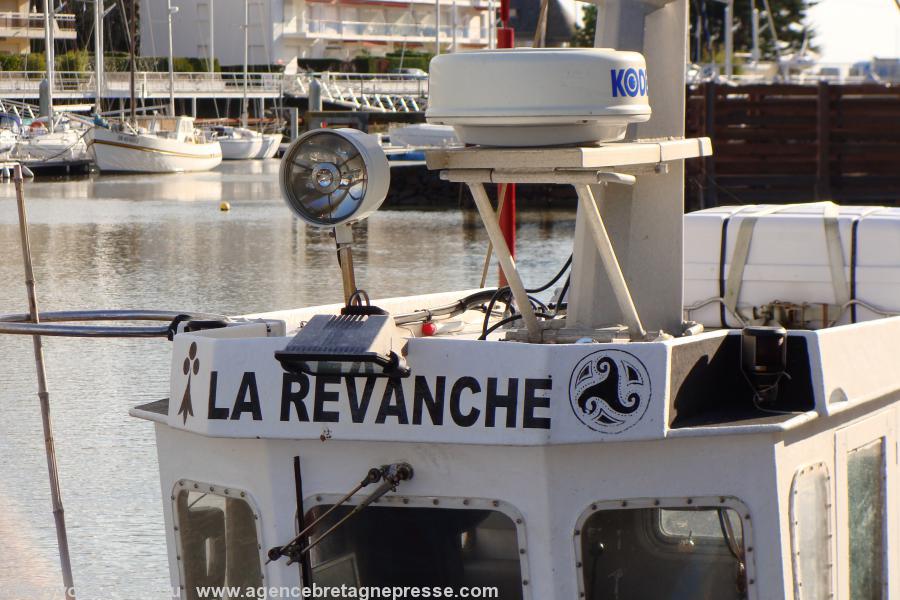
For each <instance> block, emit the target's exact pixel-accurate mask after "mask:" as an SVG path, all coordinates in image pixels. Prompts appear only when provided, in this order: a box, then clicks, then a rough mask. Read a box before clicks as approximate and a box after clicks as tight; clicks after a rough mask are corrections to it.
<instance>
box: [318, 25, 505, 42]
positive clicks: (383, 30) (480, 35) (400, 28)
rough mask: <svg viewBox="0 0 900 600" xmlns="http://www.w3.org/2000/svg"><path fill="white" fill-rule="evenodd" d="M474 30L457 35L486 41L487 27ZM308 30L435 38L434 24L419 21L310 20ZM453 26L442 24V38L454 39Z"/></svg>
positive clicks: (465, 29)
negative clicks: (420, 23) (418, 22)
mask: <svg viewBox="0 0 900 600" xmlns="http://www.w3.org/2000/svg"><path fill="white" fill-rule="evenodd" d="M475 31H476V33H475V35H472V30H471V29H469V28H468V27H457V28H456V36H457V39H460V40H473V41H484V40H487V37H488V32H487V29H485V28H480V29H477V30H475ZM307 32H308V33H311V34H317V35H332V36H336V37H361V38H364V37H398V38H434V34H435V27H434V25H419V24H417V23H372V22H355V21H324V20H315V21H309V23H308V25H307ZM452 37H453V27H452V26H450V25H447V26H441V38H446V39H448V40H449V39H452Z"/></svg>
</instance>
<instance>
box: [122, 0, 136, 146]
mask: <svg viewBox="0 0 900 600" xmlns="http://www.w3.org/2000/svg"><path fill="white" fill-rule="evenodd" d="M135 1H136V0H131V11H130V12H131V15H130V16H131V18H130V19H128V30H129V31H130V32H131V35H130V38H131V44H130V45H129V46H128V52H129V53H130V54H131V77H130V80H129V84H130V87H131V124H132V125H134V127H135V129H137V106H136V102H135V98H134V70H135V69H136V68H137V66H136V65H135V61H136V59H135V55H136V54H137V49H136V48H135V46H137V27H135V24H134V22H135V20H137V7H136V4H135ZM123 6H124V5H123Z"/></svg>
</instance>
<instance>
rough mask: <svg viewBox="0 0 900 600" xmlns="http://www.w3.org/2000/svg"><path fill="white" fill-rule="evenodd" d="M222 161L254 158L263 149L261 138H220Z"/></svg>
mask: <svg viewBox="0 0 900 600" xmlns="http://www.w3.org/2000/svg"><path fill="white" fill-rule="evenodd" d="M219 145H220V146H222V158H223V159H224V160H248V159H251V158H256V155H257V154H259V153H260V151H261V150H262V147H263V139H262V137H248V138H220V139H219Z"/></svg>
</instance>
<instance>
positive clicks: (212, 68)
mask: <svg viewBox="0 0 900 600" xmlns="http://www.w3.org/2000/svg"><path fill="white" fill-rule="evenodd" d="M214 3H215V0H209V74H210V75H212V74H214V73H215V72H216V29H215V24H214V23H215V20H214V19H213V15H214V14H215V13H214V10H213V8H214Z"/></svg>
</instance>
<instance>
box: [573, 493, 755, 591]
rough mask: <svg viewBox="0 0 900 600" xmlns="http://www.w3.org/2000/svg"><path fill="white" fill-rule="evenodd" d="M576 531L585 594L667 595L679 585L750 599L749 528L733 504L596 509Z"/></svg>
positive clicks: (681, 589) (682, 587)
mask: <svg viewBox="0 0 900 600" xmlns="http://www.w3.org/2000/svg"><path fill="white" fill-rule="evenodd" d="M622 504H627V503H622ZM619 506H621V504H620V505H619ZM578 538H580V541H576V543H577V544H578V546H579V550H580V556H579V563H578V566H579V569H580V572H581V586H582V590H583V591H584V594H583V597H584V598H587V600H607V599H609V598H670V597H675V596H672V594H673V593H676V592H677V597H684V598H716V600H743V599H745V598H747V593H748V592H747V569H746V560H745V553H744V527H743V523H742V521H741V516H740V514H738V513H737V512H736V511H735V510H734V509H732V508H727V507H725V506H703V505H701V506H678V507H653V508H649V507H648V508H611V509H610V510H597V511H596V512H593V513H592V514H590V515H589V516H588V517H587V518H586V519H585V520H584V522H583V524H582V526H581V527H580V528H579V530H578V536H577V538H576V539H577V540H578Z"/></svg>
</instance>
